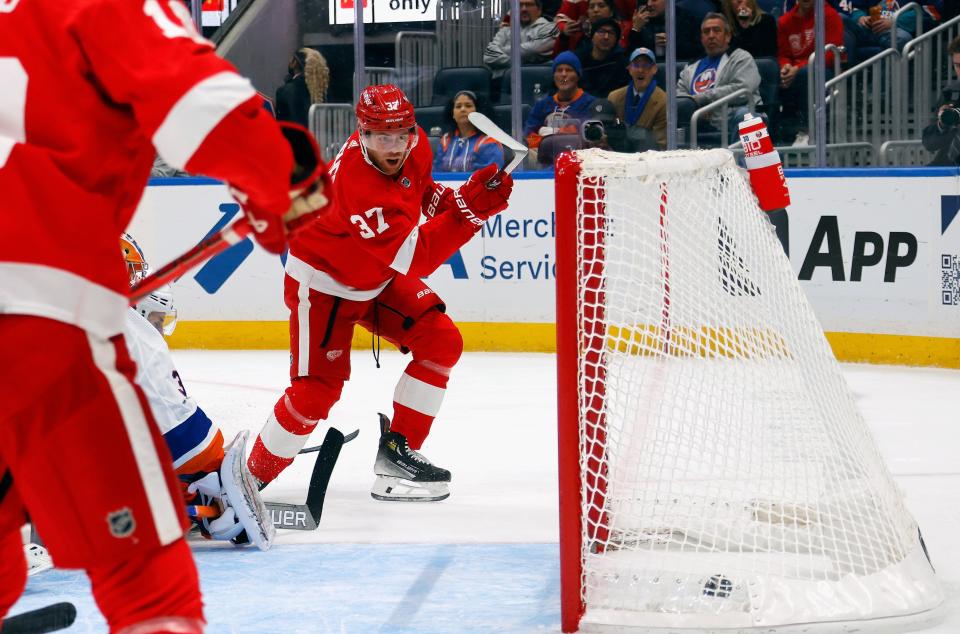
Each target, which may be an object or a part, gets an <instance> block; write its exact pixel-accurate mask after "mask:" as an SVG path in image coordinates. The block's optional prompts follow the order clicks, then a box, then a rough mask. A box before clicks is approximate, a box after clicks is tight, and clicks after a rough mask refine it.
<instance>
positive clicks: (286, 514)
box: [265, 427, 356, 531]
mask: <svg viewBox="0 0 960 634" xmlns="http://www.w3.org/2000/svg"><path fill="white" fill-rule="evenodd" d="M350 435H351V440H352V439H353V438H356V434H350ZM344 438H345V437H344V435H343V434H342V433H341V432H340V430H338V429H336V428H334V427H331V428H330V429H328V430H327V435H326V436H325V437H324V439H323V444H322V445H320V447H319V449H318V450H317V451H319V454H318V455H317V462H316V464H314V465H313V474H312V475H311V476H310V486H309V487H308V488H307V501H306V502H305V503H304V504H284V503H281V502H265V504H266V506H267V509H268V510H269V511H270V517H271V518H272V519H273V525H274V526H276V527H277V528H286V529H291V530H296V531H312V530H316V528H317V526H319V525H320V515H321V514H322V513H323V501H324V499H325V498H326V495H327V485H329V484H330V476H331V475H333V467H334V465H335V464H336V463H337V458H338V457H339V456H340V449H341V448H342V447H343V443H344V442H345V440H344Z"/></svg>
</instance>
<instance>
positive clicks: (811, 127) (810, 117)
mask: <svg viewBox="0 0 960 634" xmlns="http://www.w3.org/2000/svg"><path fill="white" fill-rule="evenodd" d="M823 48H824V50H825V51H828V52H832V53H833V76H834V77H836V76H838V75H840V73H841V69H842V67H843V66H842V64H843V61H842V60H841V59H840V58H841V57H842V56H843V54H844V53H846V52H847V49H846V48H845V47H843V46H837V45H836V44H827V45H826V46H824V47H823ZM816 59H817V52H816V51H814V52H812V53H810V56H809V57H807V73H809V75H808V77H807V126H808V128H807V132H808V134H809V136H810V142H811V143H816V141H817V133H816V127H817V126H816V125H815V119H816V113H815V103H814V88H815V86H814V82H813V76H812V73H813V63H814V61H815V60H816ZM827 103H830V98H829V96H828V97H827Z"/></svg>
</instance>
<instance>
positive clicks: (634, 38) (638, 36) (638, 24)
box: [627, 0, 703, 62]
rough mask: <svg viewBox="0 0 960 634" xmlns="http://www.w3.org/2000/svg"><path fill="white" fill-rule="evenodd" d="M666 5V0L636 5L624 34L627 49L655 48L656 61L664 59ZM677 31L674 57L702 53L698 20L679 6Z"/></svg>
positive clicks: (698, 55) (695, 55)
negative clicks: (626, 31)
mask: <svg viewBox="0 0 960 634" xmlns="http://www.w3.org/2000/svg"><path fill="white" fill-rule="evenodd" d="M666 8H667V0H647V2H646V4H641V5H640V6H638V7H637V10H636V11H635V12H634V14H633V19H632V20H631V27H630V33H629V34H628V36H627V49H630V50H632V49H635V48H649V49H650V50H651V51H655V52H656V55H657V61H661V62H662V61H663V60H664V59H666V54H667V19H666V16H665V15H664V13H665V12H666ZM676 33H677V59H681V60H691V59H697V58H698V57H700V56H701V55H703V49H702V48H701V46H700V35H699V34H700V27H699V26H697V20H696V18H694V17H693V16H692V15H691V14H689V13H687V12H686V11H684V10H683V9H682V8H680V7H677V8H676Z"/></svg>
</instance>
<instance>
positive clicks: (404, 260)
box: [390, 226, 420, 275]
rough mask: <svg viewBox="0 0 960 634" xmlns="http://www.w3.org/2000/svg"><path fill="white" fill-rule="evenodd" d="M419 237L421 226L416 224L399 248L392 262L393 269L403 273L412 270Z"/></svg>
mask: <svg viewBox="0 0 960 634" xmlns="http://www.w3.org/2000/svg"><path fill="white" fill-rule="evenodd" d="M418 237H420V227H419V226H416V227H414V228H413V231H411V232H410V234H409V235H408V236H407V238H406V239H405V240H404V241H403V244H401V245H400V248H399V249H398V250H397V255H396V257H394V258H393V262H391V263H390V268H391V269H393V270H394V271H396V272H397V273H400V274H401V275H406V274H407V271H409V270H410V265H411V264H412V263H413V254H414V253H415V252H416V250H417V238H418Z"/></svg>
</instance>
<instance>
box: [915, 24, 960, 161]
mask: <svg viewBox="0 0 960 634" xmlns="http://www.w3.org/2000/svg"><path fill="white" fill-rule="evenodd" d="M947 54H948V55H950V62H951V63H952V65H953V72H954V74H955V75H956V76H957V77H958V78H960V37H957V38H955V39H953V40H951V41H950V44H949V45H947ZM923 147H925V148H926V149H927V150H929V151H930V152H933V153H934V157H933V160H932V161H931V162H930V165H960V81H957V80H954V81H952V82H950V83H948V84H947V85H946V86H945V87H944V89H943V92H942V93H941V96H940V102H939V103H938V104H937V114H936V115H935V117H934V120H933V122H932V123H931V124H930V125H928V126H927V127H926V128H924V129H923Z"/></svg>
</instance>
